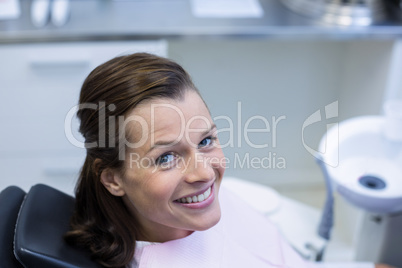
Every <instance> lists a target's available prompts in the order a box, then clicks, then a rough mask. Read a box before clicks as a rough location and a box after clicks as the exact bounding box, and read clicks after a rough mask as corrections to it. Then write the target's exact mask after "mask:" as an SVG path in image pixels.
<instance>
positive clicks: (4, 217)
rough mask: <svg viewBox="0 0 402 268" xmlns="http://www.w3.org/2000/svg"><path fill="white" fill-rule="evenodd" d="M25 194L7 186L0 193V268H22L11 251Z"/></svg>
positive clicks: (18, 189)
mask: <svg viewBox="0 0 402 268" xmlns="http://www.w3.org/2000/svg"><path fill="white" fill-rule="evenodd" d="M24 196H25V192H24V191H23V190H22V189H20V188H18V187H16V186H9V187H7V188H5V189H4V190H3V191H1V193H0V267H1V268H22V267H23V266H22V265H21V264H20V263H19V262H18V261H17V259H16V258H15V256H14V253H13V252H14V251H13V241H14V229H15V223H16V221H17V216H18V212H19V210H20V207H21V203H22V201H23V200H24Z"/></svg>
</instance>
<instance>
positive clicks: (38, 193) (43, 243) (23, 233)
mask: <svg viewBox="0 0 402 268" xmlns="http://www.w3.org/2000/svg"><path fill="white" fill-rule="evenodd" d="M73 209H74V198H73V197H71V196H69V195H67V194H65V193H63V192H60V191H58V190H56V189H53V188H51V187H49V186H46V185H43V184H37V185H35V186H33V187H32V188H31V189H30V191H29V192H28V194H27V195H26V198H25V200H24V202H23V203H22V206H21V209H20V214H19V216H18V220H17V225H16V230H15V238H14V243H15V246H14V252H15V255H16V257H17V259H18V260H19V261H20V262H21V263H22V264H23V265H24V266H25V267H47V268H56V267H57V268H61V267H63V268H67V267H69V268H72V267H80V268H81V267H86V268H92V267H101V266H99V265H98V264H96V263H95V262H93V261H92V260H91V259H90V257H89V254H88V252H85V251H83V250H80V249H77V248H74V247H71V246H70V245H68V244H67V243H66V242H65V241H64V239H63V235H64V234H65V233H66V232H67V231H68V230H69V221H70V217H71V215H72V212H73Z"/></svg>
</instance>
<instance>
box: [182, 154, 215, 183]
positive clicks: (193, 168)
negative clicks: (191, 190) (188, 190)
mask: <svg viewBox="0 0 402 268" xmlns="http://www.w3.org/2000/svg"><path fill="white" fill-rule="evenodd" d="M188 163H189V165H188V166H187V167H186V168H185V170H184V180H185V181H186V182H187V183H196V182H209V181H211V180H213V179H214V178H215V171H214V168H213V167H212V165H211V163H210V161H208V158H207V157H205V155H204V154H202V153H194V154H193V155H192V156H191V158H190V159H189V160H188Z"/></svg>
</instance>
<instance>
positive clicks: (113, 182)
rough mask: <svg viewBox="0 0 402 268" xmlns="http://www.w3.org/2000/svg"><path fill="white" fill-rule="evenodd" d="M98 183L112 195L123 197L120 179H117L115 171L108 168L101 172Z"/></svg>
mask: <svg viewBox="0 0 402 268" xmlns="http://www.w3.org/2000/svg"><path fill="white" fill-rule="evenodd" d="M100 181H101V182H102V184H103V186H105V188H106V189H107V190H108V191H109V192H110V193H111V194H112V195H115V196H123V195H125V191H124V188H123V182H122V179H121V178H120V177H119V175H118V174H117V172H116V171H114V170H111V169H109V168H107V169H104V170H102V173H101V175H100Z"/></svg>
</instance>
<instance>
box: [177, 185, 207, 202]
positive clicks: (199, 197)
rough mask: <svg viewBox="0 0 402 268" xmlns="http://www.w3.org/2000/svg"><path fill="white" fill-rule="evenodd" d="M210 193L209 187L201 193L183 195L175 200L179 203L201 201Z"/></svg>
mask: <svg viewBox="0 0 402 268" xmlns="http://www.w3.org/2000/svg"><path fill="white" fill-rule="evenodd" d="M210 194H211V187H209V188H208V190H206V191H205V192H204V193H203V194H200V195H194V196H191V197H190V196H189V197H183V198H180V199H178V200H177V201H178V202H180V203H197V202H202V201H204V200H205V199H207V198H208V197H209V195H210Z"/></svg>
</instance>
